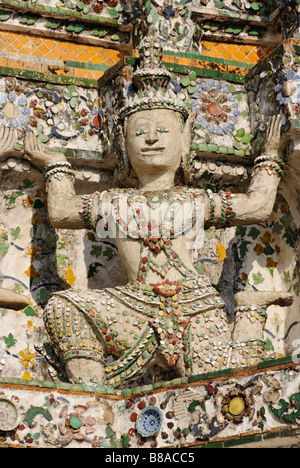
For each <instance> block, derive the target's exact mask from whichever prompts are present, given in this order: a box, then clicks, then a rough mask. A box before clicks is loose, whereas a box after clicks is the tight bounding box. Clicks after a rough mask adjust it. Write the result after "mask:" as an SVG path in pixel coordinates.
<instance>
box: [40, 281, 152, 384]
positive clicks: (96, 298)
mask: <svg viewBox="0 0 300 468" xmlns="http://www.w3.org/2000/svg"><path fill="white" fill-rule="evenodd" d="M44 321H45V325H46V329H47V332H48V335H49V336H50V339H51V343H52V346H53V348H54V352H55V354H56V356H57V357H58V359H59V361H60V362H61V364H62V365H63V366H64V368H65V370H66V373H67V376H68V378H69V379H70V381H71V382H73V383H75V382H79V381H81V380H84V381H86V382H89V381H90V380H91V379H93V380H95V379H97V381H98V382H99V383H102V382H103V380H104V379H105V378H107V377H108V376H109V375H110V372H109V370H108V368H109V365H108V364H107V360H106V358H107V356H109V355H111V357H109V362H114V361H117V360H118V358H119V357H121V356H122V355H123V354H126V353H128V351H130V349H132V348H134V347H135V345H136V344H137V343H138V344H139V341H140V338H141V337H142V336H144V334H145V333H146V331H147V329H148V327H149V320H148V318H147V317H146V316H144V315H143V314H141V313H139V312H138V311H136V310H135V309H134V308H132V309H131V308H130V307H129V306H128V305H124V304H123V303H121V302H119V301H118V299H117V298H116V297H115V296H113V294H112V293H111V292H108V290H99V291H96V290H95V291H76V292H75V291H71V290H69V291H68V292H61V293H57V294H55V295H53V296H52V298H51V299H50V301H49V303H48V304H47V307H46V309H45V313H44ZM139 362H140V361H139ZM124 363H125V361H124ZM141 370H142V369H141Z"/></svg>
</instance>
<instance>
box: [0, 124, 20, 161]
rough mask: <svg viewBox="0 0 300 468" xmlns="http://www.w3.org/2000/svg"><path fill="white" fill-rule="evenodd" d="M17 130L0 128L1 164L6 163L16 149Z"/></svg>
mask: <svg viewBox="0 0 300 468" xmlns="http://www.w3.org/2000/svg"><path fill="white" fill-rule="evenodd" d="M16 140H17V136H16V130H15V129H14V128H11V127H9V128H8V127H4V126H2V127H0V162H2V161H5V159H7V158H8V157H9V156H11V153H12V152H13V150H14V149H15V144H16Z"/></svg>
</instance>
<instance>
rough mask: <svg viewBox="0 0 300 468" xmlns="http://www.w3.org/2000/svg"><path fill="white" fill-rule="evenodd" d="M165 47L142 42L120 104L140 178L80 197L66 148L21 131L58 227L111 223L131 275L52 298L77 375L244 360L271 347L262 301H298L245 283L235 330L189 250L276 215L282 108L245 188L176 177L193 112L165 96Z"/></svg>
mask: <svg viewBox="0 0 300 468" xmlns="http://www.w3.org/2000/svg"><path fill="white" fill-rule="evenodd" d="M161 56H162V51H161V48H160V45H159V44H157V43H156V42H155V40H153V38H145V39H144V40H143V41H142V44H141V67H140V68H138V69H137V71H136V72H135V73H134V77H133V84H134V93H135V95H134V96H131V97H129V98H128V102H127V104H126V105H125V107H123V108H122V109H121V110H120V112H119V123H120V126H119V137H118V142H119V147H120V148H121V150H122V151H121V153H120V161H119V166H118V171H119V172H118V180H121V179H122V177H123V176H124V174H125V173H126V171H128V168H129V167H131V168H132V169H133V170H134V171H135V173H136V175H137V177H138V180H139V188H138V189H131V188H129V189H124V188H123V189H121V188H113V189H110V190H108V191H105V192H103V193H95V194H92V195H87V196H77V195H76V193H75V190H74V176H73V173H72V169H71V164H70V163H69V162H67V160H66V159H65V157H64V156H63V155H62V154H58V153H51V152H45V150H44V149H43V145H42V144H41V143H40V142H39V140H38V139H37V138H36V136H35V135H34V133H33V132H28V133H27V135H26V137H25V157H26V158H27V159H28V160H29V161H30V162H31V163H32V164H33V165H34V166H36V167H37V168H39V169H41V170H43V171H45V181H46V186H47V194H48V212H49V217H50V220H51V223H52V225H53V226H54V228H64V229H85V228H89V229H91V228H93V229H94V230H95V231H96V232H97V233H98V234H99V233H100V234H102V235H105V233H108V232H113V231H115V233H114V237H115V242H116V245H117V248H118V250H119V253H120V256H121V259H122V261H123V263H124V266H125V268H126V271H127V274H128V278H129V282H128V283H127V284H124V286H120V287H116V288H106V289H101V285H99V286H100V289H99V290H80V291H78V290H72V289H69V290H66V291H61V292H58V293H55V294H54V295H52V297H51V299H50V300H49V302H48V305H47V307H46V309H45V313H44V320H45V325H46V329H47V332H48V334H49V337H50V339H51V343H52V346H53V350H54V353H55V355H56V357H57V358H58V360H59V362H60V363H61V364H62V365H63V366H64V368H65V370H66V373H67V375H68V378H69V379H70V380H71V381H72V382H76V381H80V380H81V379H82V380H83V381H90V379H92V378H94V377H96V378H97V379H98V381H99V382H104V383H105V384H106V385H108V386H111V387H114V388H116V387H124V386H126V385H128V383H129V382H130V381H133V380H135V379H138V378H140V377H143V376H144V375H145V373H146V371H148V370H149V372H151V371H153V375H154V374H155V372H156V371H157V369H163V370H164V371H165V372H166V373H167V376H168V378H169V379H171V378H174V377H186V376H189V375H197V374H200V373H204V372H212V371H218V370H221V369H224V368H227V367H230V366H231V362H232V359H233V357H234V359H235V360H237V362H238V364H239V365H240V366H243V365H251V364H255V363H257V362H260V361H261V360H262V359H263V356H264V349H265V343H264V341H263V333H262V332H263V326H264V322H265V320H266V309H267V307H268V306H269V305H270V304H280V305H287V304H288V303H290V302H291V296H290V295H288V294H284V293H268V292H267V293H246V292H245V293H239V294H238V296H237V309H236V314H237V319H236V325H235V329H234V331H233V334H232V333H231V331H230V329H229V324H228V320H227V316H226V314H225V313H224V310H223V308H224V305H225V304H224V302H223V301H222V299H221V297H220V296H219V294H218V292H217V291H216V290H215V289H214V288H213V287H212V285H211V284H210V282H209V280H208V278H207V277H206V276H204V275H199V274H198V273H197V271H196V270H195V268H194V266H193V262H192V258H191V257H192V256H191V245H192V244H193V242H194V241H195V240H197V238H199V235H200V234H201V232H203V230H204V228H208V227H210V226H215V227H216V228H224V227H226V226H238V225H246V224H255V223H260V222H262V221H264V220H266V219H268V217H269V216H270V214H271V212H272V209H273V206H274V202H275V197H276V193H277V188H278V185H279V182H280V178H281V175H282V174H283V171H282V168H283V166H284V163H283V161H282V159H281V158H280V157H279V155H278V148H279V142H280V128H281V119H280V116H274V117H272V118H271V119H270V122H269V126H268V132H267V136H266V141H265V146H264V150H263V153H262V156H260V157H259V158H257V160H256V162H255V166H254V170H253V174H252V180H251V184H250V187H249V189H248V191H247V193H245V194H242V193H241V194H232V193H229V192H220V193H213V192H212V191H210V190H204V189H199V188H197V189H194V188H190V187H188V186H183V187H175V186H174V179H175V174H176V172H177V170H178V168H179V167H180V165H181V164H182V165H183V167H184V169H185V170H187V169H186V168H187V167H188V164H187V159H188V156H189V151H190V144H191V129H192V125H193V119H194V116H193V115H189V114H188V111H187V109H186V107H185V105H184V104H183V103H181V102H179V101H178V100H176V99H175V98H173V97H170V96H171V95H170V94H169V91H168V84H169V82H170V79H171V75H170V74H169V72H168V71H167V70H165V69H164V68H161V66H160V61H161ZM199 221H200V222H199ZM113 228H114V229H113ZM249 314H250V315H251V318H253V317H254V319H253V320H249ZM153 378H154V377H153Z"/></svg>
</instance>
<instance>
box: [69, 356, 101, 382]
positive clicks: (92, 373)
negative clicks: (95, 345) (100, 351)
mask: <svg viewBox="0 0 300 468" xmlns="http://www.w3.org/2000/svg"><path fill="white" fill-rule="evenodd" d="M65 370H66V373H67V376H68V379H69V380H70V381H71V382H72V383H79V382H82V381H83V382H84V383H90V382H91V380H93V379H94V378H96V379H97V381H98V382H99V383H102V381H103V379H104V376H105V371H104V367H103V365H102V364H101V363H100V362H97V361H94V360H93V359H85V358H77V359H76V358H74V359H70V360H69V361H67V362H66V364H65Z"/></svg>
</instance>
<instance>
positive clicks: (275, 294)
mask: <svg viewBox="0 0 300 468" xmlns="http://www.w3.org/2000/svg"><path fill="white" fill-rule="evenodd" d="M234 299H235V303H236V305H237V307H241V306H256V307H260V308H261V309H264V310H266V309H267V308H268V307H269V306H271V305H278V306H281V307H288V306H290V305H292V304H293V302H294V297H293V294H290V293H285V292H280V291H243V292H239V293H237V294H236V295H235V296H234Z"/></svg>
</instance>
